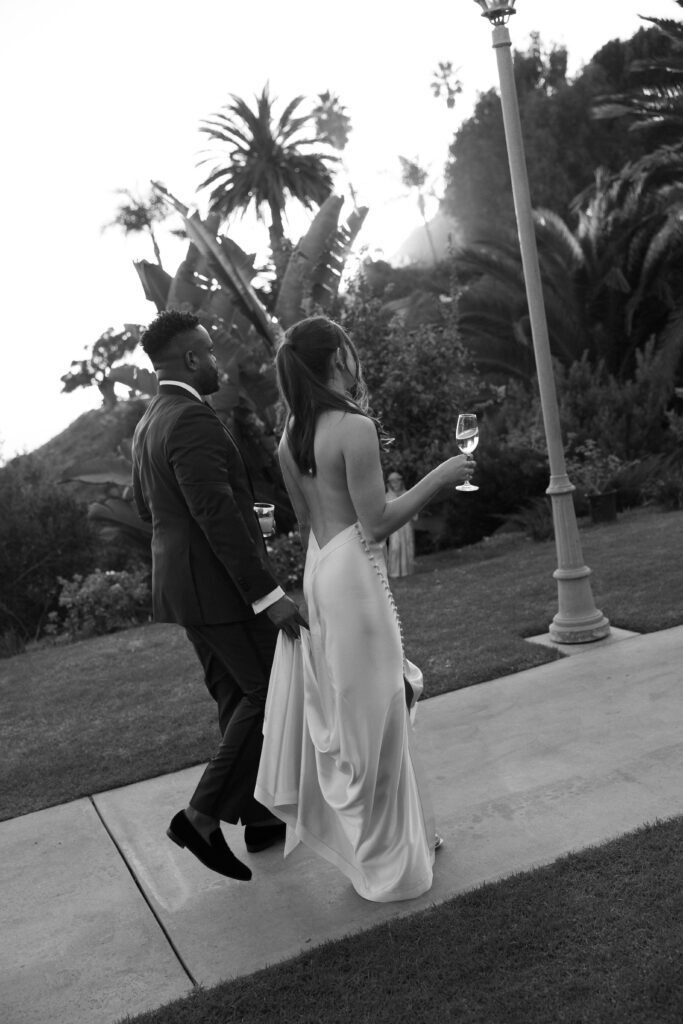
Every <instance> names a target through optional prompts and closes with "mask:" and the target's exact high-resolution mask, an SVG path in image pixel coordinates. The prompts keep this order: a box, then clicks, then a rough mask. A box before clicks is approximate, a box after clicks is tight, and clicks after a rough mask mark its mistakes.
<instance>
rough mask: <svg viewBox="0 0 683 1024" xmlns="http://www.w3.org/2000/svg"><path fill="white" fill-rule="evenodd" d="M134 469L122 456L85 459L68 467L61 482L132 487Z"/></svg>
mask: <svg viewBox="0 0 683 1024" xmlns="http://www.w3.org/2000/svg"><path fill="white" fill-rule="evenodd" d="M132 472H133V467H132V464H131V462H130V461H129V460H128V459H126V458H124V457H123V456H120V455H110V456H109V457H108V458H106V457H103V458H97V459H85V460H84V461H82V462H75V463H73V464H72V465H71V466H67V468H66V469H65V470H64V472H63V473H62V475H61V477H60V481H61V482H66V481H67V480H80V481H81V482H82V483H85V484H118V485H120V486H121V487H130V485H131V483H132Z"/></svg>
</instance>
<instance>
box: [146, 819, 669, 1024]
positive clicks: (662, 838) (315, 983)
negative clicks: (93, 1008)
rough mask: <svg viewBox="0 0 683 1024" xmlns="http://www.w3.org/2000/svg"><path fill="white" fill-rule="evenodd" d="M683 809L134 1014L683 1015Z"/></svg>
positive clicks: (262, 1022) (317, 1020) (222, 1022)
mask: <svg viewBox="0 0 683 1024" xmlns="http://www.w3.org/2000/svg"><path fill="white" fill-rule="evenodd" d="M682 845H683V818H677V819H673V820H671V821H667V822H664V823H659V824H657V825H655V826H646V827H645V828H643V829H639V830H638V831H637V832H635V833H631V834H629V835H627V836H623V837H621V838H619V839H617V840H614V841H613V842H611V843H608V844H606V845H604V846H601V847H595V848H592V849H589V850H585V851H582V852H581V853H578V854H571V855H569V856H567V857H563V858H561V859H560V860H558V861H555V863H553V864H551V865H550V866H548V867H545V868H540V869H538V870H536V871H532V872H526V873H524V874H518V875H514V876H511V877H510V878H507V879H505V880H504V881H502V882H498V883H496V884H488V885H484V886H482V887H480V888H478V889H475V890H473V891H471V892H469V893H465V894H463V895H461V896H459V897H457V898H455V899H453V900H450V901H449V902H447V903H443V904H441V905H440V906H438V907H436V908H433V909H431V910H427V911H423V912H421V913H417V914H412V915H410V916H409V917H403V918H399V919H396V920H393V921H391V922H388V923H385V924H382V925H379V926H377V927H375V928H373V929H371V930H369V931H365V932H361V933H360V934H356V935H352V936H349V937H348V938H346V939H342V940H340V941H336V942H329V943H326V944H325V945H323V946H319V947H317V948H316V949H313V950H311V952H310V953H305V954H302V955H300V956H298V957H296V958H295V959H293V960H288V961H286V962H284V963H282V964H279V965H276V966H273V967H270V968H268V969H266V970H263V971H259V972H257V973H255V974H252V975H249V976H248V977H245V978H240V979H237V980H235V981H231V982H224V983H223V984H221V985H217V986H216V987H215V988H212V989H209V990H198V991H197V992H195V993H193V994H192V995H191V996H189V997H187V998H185V999H181V1000H178V1001H177V1002H174V1003H170V1004H168V1005H166V1006H164V1007H161V1008H159V1009H158V1010H155V1011H153V1012H151V1013H145V1014H142V1015H140V1016H138V1017H135V1018H132V1019H129V1024H279V1022H283V1024H284V1022H286V1024H321V1022H325V1024H436V1022H444V1024H450V1022H453V1024H680V1022H681V1020H683V966H682V961H681V949H682V948H683V860H682V859H681V856H680V850H681V846H682Z"/></svg>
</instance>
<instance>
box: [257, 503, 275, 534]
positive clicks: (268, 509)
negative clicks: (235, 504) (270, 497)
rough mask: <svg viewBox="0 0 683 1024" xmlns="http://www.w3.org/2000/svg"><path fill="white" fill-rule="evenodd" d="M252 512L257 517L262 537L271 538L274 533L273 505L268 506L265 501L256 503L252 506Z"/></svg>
mask: <svg viewBox="0 0 683 1024" xmlns="http://www.w3.org/2000/svg"><path fill="white" fill-rule="evenodd" d="M254 512H255V513H256V515H257V516H258V521H259V526H260V527H261V533H262V534H263V536H264V537H272V536H273V534H274V533H275V505H269V504H268V502H265V501H257V502H256V503H255V505H254Z"/></svg>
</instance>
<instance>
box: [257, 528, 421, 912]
mask: <svg viewBox="0 0 683 1024" xmlns="http://www.w3.org/2000/svg"><path fill="white" fill-rule="evenodd" d="M304 595H305V598H306V603H307V606H308V617H309V622H310V631H308V630H306V629H302V630H301V639H300V640H298V641H293V640H291V639H290V638H289V637H287V636H286V635H285V634H284V632H282V631H281V632H280V638H279V641H278V647H277V651H276V655H275V660H274V663H273V669H272V673H271V677H270V686H269V691H268V700H267V704H266V714H265V724H264V743H263V752H262V755H261V762H260V767H259V773H258V780H257V784H256V791H255V796H256V799H257V800H259V801H260V802H261V803H262V804H264V805H265V806H266V807H268V808H270V809H271V810H272V811H273V813H274V814H276V815H277V816H278V817H279V818H281V819H282V820H283V821H285V822H286V823H287V825H288V829H287V843H286V845H285V856H287V854H288V853H289V852H290V851H291V850H292V849H293V848H294V847H295V846H296V845H297V843H298V842H299V841H300V840H301V841H303V842H304V843H305V844H306V845H308V846H309V847H310V848H311V849H313V850H315V851H316V853H318V854H319V855H320V856H322V857H324V858H326V859H327V860H328V861H331V862H332V863H333V864H335V865H336V866H337V867H338V868H339V869H340V870H341V871H342V872H344V874H345V875H346V876H347V877H348V878H349V879H350V880H351V882H352V884H353V886H354V888H355V889H356V891H357V892H358V893H359V894H360V895H361V896H363V897H364V898H365V899H368V900H374V901H377V902H388V901H391V900H407V899H412V898H414V897H416V896H420V895H422V894H423V893H425V892H427V890H428V889H429V888H430V887H431V884H432V868H433V863H434V851H433V845H434V822H433V815H432V811H431V804H430V801H429V797H428V794H427V792H426V788H425V786H424V785H423V783H422V780H421V777H420V770H419V767H418V765H417V763H416V759H415V752H414V749H413V745H412V744H413V737H412V732H413V728H412V724H411V721H410V716H409V714H408V711H407V706H406V698H405V686H404V678H403V643H402V637H401V628H400V623H399V619H398V614H397V612H396V606H395V604H394V599H393V596H392V594H391V590H390V588H389V583H388V580H387V573H386V565H385V560H384V549H383V545H381V544H376V543H371V542H369V541H368V540H367V539H366V537H365V536H364V534H363V531H362V529H361V527H360V524H358V523H355V524H353V525H352V526H348V527H347V528H346V529H344V530H342V531H341V532H340V533H338V534H337V535H336V536H335V537H333V538H332V540H330V541H329V542H328V543H327V544H325V545H324V546H323V547H322V548H320V547H319V546H318V543H317V541H316V539H315V537H314V535H313V532H312V531H311V533H310V537H309V546H308V552H307V556H306V566H305V572H304Z"/></svg>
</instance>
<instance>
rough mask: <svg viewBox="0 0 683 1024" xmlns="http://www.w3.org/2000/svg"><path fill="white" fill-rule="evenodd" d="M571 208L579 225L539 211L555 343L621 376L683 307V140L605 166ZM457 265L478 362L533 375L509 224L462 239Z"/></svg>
mask: <svg viewBox="0 0 683 1024" xmlns="http://www.w3.org/2000/svg"><path fill="white" fill-rule="evenodd" d="M574 212H575V213H576V215H577V217H578V224H577V227H576V229H575V230H574V231H571V230H570V229H569V227H568V226H567V225H566V224H565V223H564V221H563V220H562V219H561V218H560V217H558V216H557V214H554V213H552V212H550V211H546V210H539V211H536V214H535V220H536V231H537V239H538V250H539V261H540V266H541V276H542V281H543V290H544V298H545V305H546V314H547V320H548V331H549V336H550V346H551V350H552V352H553V355H555V356H556V357H557V358H558V359H560V360H561V361H562V363H564V365H566V366H569V365H570V364H571V363H572V362H574V361H576V360H577V359H579V358H581V356H582V355H583V353H584V352H585V353H587V356H588V358H589V359H590V361H591V362H592V363H593V364H594V365H597V363H598V362H599V361H600V360H603V361H604V363H605V367H606V369H607V370H608V371H609V372H610V373H612V374H614V375H615V376H616V377H617V378H618V379H622V380H624V379H627V378H629V377H630V376H631V375H632V374H633V372H634V369H635V367H636V365H637V357H638V353H639V352H641V351H642V350H643V349H644V347H645V345H646V344H647V342H648V340H649V339H650V338H652V337H653V336H662V334H663V332H664V330H665V328H666V325H667V323H668V322H669V321H670V320H671V318H672V317H673V316H675V315H676V313H677V312H678V311H679V310H680V309H681V306H682V305H683V300H682V299H681V295H680V288H679V285H678V282H679V281H680V277H681V274H682V273H683V146H681V147H676V148H670V149H662V150H658V151H657V152H656V153H654V154H652V155H650V156H646V157H643V158H642V159H641V160H638V161H636V162H634V163H632V164H627V165H626V167H624V168H623V169H622V170H621V171H620V172H619V173H618V174H615V175H612V174H609V173H608V172H606V171H604V170H599V171H598V172H597V174H596V179H595V183H594V184H593V185H592V186H591V187H590V188H589V189H587V190H586V191H585V192H584V193H582V194H581V195H580V196H578V197H577V199H576V200H575V204H574ZM456 266H457V268H458V274H459V278H460V294H459V296H458V310H459V317H460V327H461V330H462V332H463V336H464V339H465V341H466V342H467V343H468V345H469V347H470V348H471V349H472V351H473V353H474V354H475V357H476V359H477V361H478V362H479V364H480V366H481V367H482V369H486V370H488V371H489V372H495V373H497V374H498V375H500V376H505V375H506V374H512V375H516V376H519V377H525V376H528V375H530V373H532V372H533V361H532V359H531V338H530V332H529V323H528V313H527V306H526V296H525V292H524V278H523V274H522V267H521V260H520V255H519V248H518V245H517V244H516V242H515V240H514V237H513V236H512V235H511V234H510V233H508V232H505V233H502V234H500V235H498V236H495V237H493V236H492V237H489V238H486V239H482V240H480V241H479V242H477V243H474V244H473V245H470V246H467V247H464V248H462V249H460V250H459V251H458V252H457V254H456Z"/></svg>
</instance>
